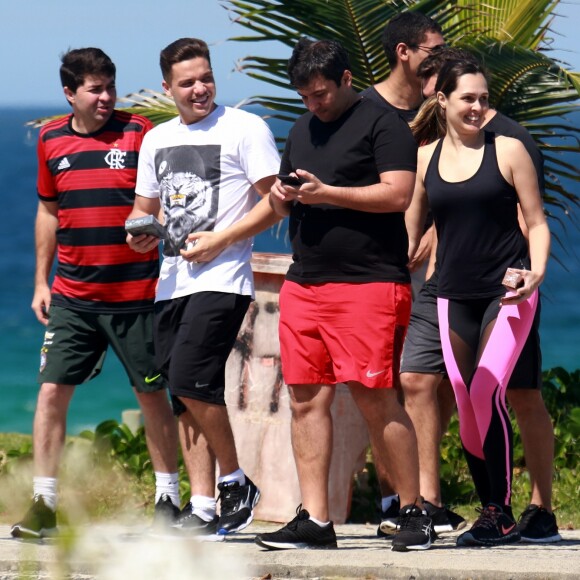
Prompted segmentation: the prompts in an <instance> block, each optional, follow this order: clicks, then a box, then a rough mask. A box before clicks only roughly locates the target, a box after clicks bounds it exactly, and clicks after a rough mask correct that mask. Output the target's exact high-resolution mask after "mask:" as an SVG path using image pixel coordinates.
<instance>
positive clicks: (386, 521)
mask: <svg viewBox="0 0 580 580" xmlns="http://www.w3.org/2000/svg"><path fill="white" fill-rule="evenodd" d="M400 511H401V502H400V501H399V498H398V497H397V499H396V500H394V501H393V502H392V503H391V505H390V506H389V508H388V509H386V510H385V511H382V510H381V523H380V524H379V527H378V528H377V536H379V538H388V537H391V536H393V535H394V534H396V533H397V523H398V521H399V512H400Z"/></svg>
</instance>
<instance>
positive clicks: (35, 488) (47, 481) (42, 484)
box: [32, 477, 58, 511]
mask: <svg viewBox="0 0 580 580" xmlns="http://www.w3.org/2000/svg"><path fill="white" fill-rule="evenodd" d="M57 481H58V480H57V478H56V477H33V478H32V492H33V493H34V495H35V496H36V495H41V496H42V499H43V500H44V503H45V505H46V507H49V508H50V509H51V510H52V511H56V504H57V501H58V495H57V493H56V484H57Z"/></svg>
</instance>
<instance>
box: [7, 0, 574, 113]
mask: <svg viewBox="0 0 580 580" xmlns="http://www.w3.org/2000/svg"><path fill="white" fill-rule="evenodd" d="M287 1H291V0H287ZM330 1H332V0H330ZM223 4H226V2H223ZM556 12H557V14H559V15H561V16H558V17H557V18H556V20H555V23H554V26H553V28H554V29H555V31H556V32H557V33H559V34H560V35H562V36H556V38H555V44H556V45H557V46H558V47H559V48H560V49H562V50H561V51H558V52H554V53H553V54H552V56H553V57H555V58H560V59H561V60H564V61H566V62H567V63H569V64H570V68H572V69H573V70H576V71H580V45H579V43H578V40H577V38H575V34H577V27H578V23H579V22H580V0H562V2H560V4H559V6H558V8H557V10H556ZM247 34H251V33H250V31H247V30H246V29H245V28H243V27H242V26H240V25H238V24H235V23H233V22H232V21H231V17H230V15H229V13H228V11H227V10H225V9H224V8H223V6H222V2H220V1H219V0H204V1H202V0H162V1H159V0H155V1H153V0H140V1H139V2H137V1H135V2H128V1H126V0H99V1H98V2H90V1H88V0H49V1H47V0H0V55H1V57H2V70H1V73H0V82H1V86H0V106H2V107H25V106H26V107H31V106H38V107H44V106H51V107H52V106H60V105H64V104H65V101H64V96H63V94H62V88H61V86H60V82H59V77H58V69H59V66H60V55H61V54H62V53H63V52H65V51H66V50H67V49H69V48H80V47H84V46H97V47H99V48H102V49H103V50H104V51H105V52H106V53H107V54H108V55H109V56H110V57H111V58H112V60H113V61H114V62H115V64H116V66H117V90H118V95H119V96H123V95H126V94H128V93H130V92H136V91H138V90H140V89H142V88H150V89H155V90H161V75H160V72H159V64H158V62H159V51H160V50H161V49H162V48H163V47H165V46H167V45H168V44H169V43H171V42H173V41H174V40H176V39H177V38H180V37H183V36H195V37H198V38H203V39H204V40H206V41H207V42H208V44H209V45H210V49H211V55H212V65H213V69H214V73H215V76H216V83H217V88H218V101H219V102H221V103H223V104H235V103H237V102H239V101H241V100H243V99H244V98H246V97H249V96H251V95H256V94H268V95H280V94H283V93H284V92H285V91H283V90H282V89H277V88H276V87H273V86H272V85H269V84H266V83H263V82H260V81H257V80H254V79H251V78H249V77H247V75H245V74H243V73H240V72H234V69H235V63H236V60H237V59H239V58H241V57H244V56H248V55H262V56H266V55H267V56H273V57H280V58H286V57H288V56H289V52H290V51H289V49H288V48H287V47H285V46H283V45H280V44H277V43H264V42H260V43H246V42H244V43H242V42H234V41H230V40H228V38H230V37H232V36H237V35H247Z"/></svg>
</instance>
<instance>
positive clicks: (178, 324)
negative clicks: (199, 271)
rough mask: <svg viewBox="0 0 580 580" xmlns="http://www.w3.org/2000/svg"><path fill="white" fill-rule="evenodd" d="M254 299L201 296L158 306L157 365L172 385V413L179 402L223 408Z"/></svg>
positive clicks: (179, 407) (178, 409) (179, 408)
mask: <svg viewBox="0 0 580 580" xmlns="http://www.w3.org/2000/svg"><path fill="white" fill-rule="evenodd" d="M250 301H251V297H250V296H242V295H239V294H231V293H226V292H197V293H194V294H190V295H188V296H182V297H180V298H173V299H172V300H162V301H160V302H156V303H155V320H154V338H155V352H156V357H157V358H156V360H157V365H158V367H159V369H160V371H161V372H162V373H163V375H164V377H165V378H166V379H167V381H168V384H169V391H170V393H171V395H172V401H173V406H174V411H175V414H176V415H179V414H180V413H182V412H183V411H184V406H183V404H182V403H181V402H180V401H179V399H178V397H185V398H189V399H196V400H199V401H203V402H205V403H212V404H215V405H225V386H226V385H225V383H226V379H225V369H226V362H227V360H228V357H229V355H230V352H231V350H232V348H233V346H234V343H235V340H236V337H237V335H238V332H239V330H240V327H241V325H242V321H243V320H244V316H245V314H246V311H247V310H248V306H249V305H250Z"/></svg>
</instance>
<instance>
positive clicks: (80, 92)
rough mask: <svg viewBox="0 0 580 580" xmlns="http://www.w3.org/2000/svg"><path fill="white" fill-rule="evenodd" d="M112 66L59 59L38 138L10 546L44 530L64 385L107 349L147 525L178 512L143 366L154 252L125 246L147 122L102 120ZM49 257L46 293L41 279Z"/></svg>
mask: <svg viewBox="0 0 580 580" xmlns="http://www.w3.org/2000/svg"><path fill="white" fill-rule="evenodd" d="M115 73H116V70H115V65H114V64H113V62H112V61H111V60H110V58H109V57H108V56H107V55H106V54H105V53H104V52H103V51H102V50H100V49H97V48H83V49H77V50H71V51H69V52H67V53H66V54H65V55H64V56H63V57H62V66H61V69H60V76H61V82H62V86H63V89H64V94H65V97H66V99H67V101H68V102H69V104H70V105H71V106H72V114H70V115H67V116H65V117H62V118H59V119H56V120H54V121H51V122H50V123H48V124H46V125H45V126H44V127H43V128H42V130H41V131H40V136H39V139H38V197H39V204H38V212H37V216H36V226H35V233H36V273H35V286H34V288H35V289H34V298H33V301H32V309H33V310H34V313H35V314H36V317H37V318H38V320H39V321H40V322H41V323H42V324H44V325H45V326H46V332H45V335H44V342H43V345H42V348H41V356H40V373H39V382H40V383H41V387H40V392H39V396H38V402H37V407H36V413H35V417H34V433H33V440H34V483H33V488H34V502H33V505H32V507H31V509H30V510H29V512H28V513H27V515H26V516H25V517H24V519H23V520H22V521H21V522H19V523H17V524H15V525H14V526H13V527H12V535H13V536H17V537H36V538H38V537H43V536H45V535H49V534H51V533H54V532H55V531H56V516H55V510H56V502H57V493H56V492H57V479H56V478H57V473H58V465H59V459H60V456H61V453H62V449H63V445H64V438H65V433H66V416H67V411H68V407H69V403H70V401H71V398H72V395H73V392H74V386H75V385H78V384H80V383H84V382H86V381H89V380H90V379H91V378H93V377H94V376H96V375H97V374H99V372H100V371H101V367H102V364H103V361H104V358H105V354H106V352H107V349H108V347H109V346H111V347H112V349H113V350H114V351H115V353H116V354H117V356H118V357H119V359H120V360H121V362H122V363H123V366H124V367H125V370H126V371H127V375H128V377H129V379H130V381H131V385H132V386H133V388H134V390H135V394H136V396H137V399H138V401H139V404H140V406H141V409H142V411H143V416H144V419H145V428H146V434H147V444H148V448H149V452H150V455H151V460H152V463H153V467H154V469H155V474H156V483H157V493H156V515H159V516H164V515H169V516H171V517H172V516H173V515H174V512H175V511H176V508H173V505H174V504H177V505H178V504H179V497H178V487H177V436H176V427H175V421H174V419H173V414H172V411H171V408H170V406H169V402H168V398H167V395H166V391H165V384H164V382H163V380H162V378H161V375H160V373H159V372H157V369H156V368H155V367H154V353H153V341H152V316H153V299H154V297H155V284H156V282H157V278H158V274H159V256H158V251H157V249H156V248H155V249H153V250H151V251H150V252H147V253H145V254H136V253H135V252H133V251H132V250H131V249H130V248H129V247H128V246H127V244H126V243H125V236H126V233H125V229H124V223H125V219H126V218H127V216H128V214H129V213H130V211H131V208H132V206H133V200H134V197H135V180H136V174H137V160H138V155H139V149H140V147H141V143H142V141H143V137H144V136H145V133H146V132H147V131H148V130H149V129H150V128H151V123H150V121H148V120H147V119H145V118H143V117H140V116H138V115H133V114H130V113H127V112H123V111H116V110H115V109H114V106H115V101H116V97H117V93H116V88H115ZM55 256H57V267H56V273H55V276H54V281H53V284H52V288H51V286H50V284H49V277H50V272H51V269H52V266H53V262H54V259H55Z"/></svg>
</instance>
